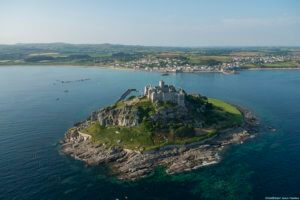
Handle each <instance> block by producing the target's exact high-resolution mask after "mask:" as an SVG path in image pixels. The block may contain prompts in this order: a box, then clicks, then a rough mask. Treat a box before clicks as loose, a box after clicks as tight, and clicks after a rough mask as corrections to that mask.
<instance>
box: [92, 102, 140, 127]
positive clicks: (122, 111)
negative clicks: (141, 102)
mask: <svg viewBox="0 0 300 200" xmlns="http://www.w3.org/2000/svg"><path fill="white" fill-rule="evenodd" d="M97 120H98V121H99V123H100V125H101V126H107V125H116V126H126V127H132V126H136V125H138V123H139V115H138V110H137V108H136V107H133V106H127V105H125V106H123V107H120V108H111V107H107V108H104V109H102V110H100V111H99V112H98V113H97Z"/></svg>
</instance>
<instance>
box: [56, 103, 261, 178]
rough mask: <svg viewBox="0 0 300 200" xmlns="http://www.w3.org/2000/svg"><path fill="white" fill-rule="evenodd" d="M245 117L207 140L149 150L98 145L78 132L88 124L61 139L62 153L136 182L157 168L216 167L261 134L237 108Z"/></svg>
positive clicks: (169, 171) (173, 170)
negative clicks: (237, 146) (227, 151)
mask: <svg viewBox="0 0 300 200" xmlns="http://www.w3.org/2000/svg"><path fill="white" fill-rule="evenodd" d="M237 108H238V109H239V110H240V112H241V113H242V115H243V119H244V123H243V125H242V126H241V127H237V128H230V129H227V130H223V131H221V132H219V133H218V134H217V135H216V136H214V137H212V138H208V139H206V140H204V141H199V142H194V143H190V144H185V145H166V146H163V147H160V148H157V149H153V150H147V151H143V152H141V151H136V150H129V149H122V148H121V147H118V146H115V147H106V146H105V145H104V144H95V143H93V142H92V139H91V138H89V137H84V136H83V135H82V134H81V133H79V131H78V127H80V126H81V125H82V124H84V122H81V123H77V124H76V125H75V127H73V128H71V129H69V130H68V131H67V133H66V134H65V137H64V139H63V140H61V142H60V143H61V153H62V154H63V155H68V156H71V157H73V158H74V159H77V160H81V161H83V162H85V163H86V164H87V165H88V166H97V165H103V164H108V165H109V166H110V167H111V172H112V175H114V176H116V177H117V178H118V179H121V180H136V179H139V178H142V177H146V176H148V175H149V174H150V173H151V172H152V171H153V170H154V169H155V168H156V167H158V166H163V167H164V168H165V169H166V173H167V174H174V173H180V172H184V171H190V170H193V169H197V168H200V167H204V166H208V165H212V164H216V163H218V162H220V160H221V159H222V158H221V157H220V153H221V152H223V151H224V149H225V148H226V147H227V146H229V145H231V144H242V143H243V142H244V141H246V140H247V139H248V138H252V137H254V134H255V133H257V131H258V126H259V123H258V120H257V119H256V118H255V117H254V115H253V114H252V113H251V112H250V111H249V110H247V109H245V108H242V107H237Z"/></svg>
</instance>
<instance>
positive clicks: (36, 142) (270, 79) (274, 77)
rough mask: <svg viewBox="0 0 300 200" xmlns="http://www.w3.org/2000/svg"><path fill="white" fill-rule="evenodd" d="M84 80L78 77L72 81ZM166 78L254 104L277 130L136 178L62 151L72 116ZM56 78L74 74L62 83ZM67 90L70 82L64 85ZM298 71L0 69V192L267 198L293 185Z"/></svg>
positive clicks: (297, 185) (299, 138)
mask: <svg viewBox="0 0 300 200" xmlns="http://www.w3.org/2000/svg"><path fill="white" fill-rule="evenodd" d="M86 78H88V79H90V80H87V81H84V82H78V81H74V80H79V79H86ZM160 79H164V80H165V81H166V82H167V83H169V84H174V85H176V86H177V87H183V88H185V89H186V90H187V91H188V92H200V93H201V94H203V95H207V96H210V97H216V98H221V99H223V100H227V101H230V102H232V103H236V104H240V105H242V106H245V107H248V108H249V109H251V110H252V111H253V112H254V113H255V114H256V115H257V116H258V117H259V119H260V120H261V121H262V123H263V124H264V125H266V126H272V127H275V128H276V129H277V132H276V133H271V132H268V131H261V132H260V133H259V134H258V136H257V137H256V138H254V139H252V140H249V141H248V142H246V143H245V144H243V145H235V146H232V147H231V148H229V149H227V151H226V152H225V153H224V155H223V156H224V159H223V160H222V161H221V162H220V163H219V164H217V165H214V166H209V167H205V168H201V169H198V170H195V171H192V172H188V173H182V174H177V175H174V176H167V175H165V174H164V172H163V170H161V169H157V171H156V172H155V173H154V174H153V175H151V176H150V177H148V178H145V179H142V180H140V181H137V182H119V181H117V180H115V179H114V178H112V177H109V176H108V177H107V176H106V174H107V169H106V168H105V167H86V166H85V165H84V164H83V163H82V162H80V161H76V160H73V159H71V158H69V157H65V156H62V155H60V154H59V145H58V141H59V140H60V139H61V138H62V137H63V135H64V132H65V131H66V130H67V129H68V128H69V127H71V126H72V125H73V124H74V123H75V122H77V121H80V120H83V119H84V118H86V117H87V116H88V115H89V114H90V113H91V112H92V111H93V110H95V109H97V108H99V107H103V106H107V105H109V104H111V103H113V102H114V101H115V100H116V99H118V97H119V96H120V94H121V93H122V92H124V91H125V90H126V89H127V88H137V89H140V90H141V89H143V86H144V85H146V84H148V83H151V84H156V83H157V81H158V80H160ZM60 81H73V82H70V83H64V84H62V83H61V82H60ZM65 90H68V92H67V91H65ZM299 101H300V70H299V71H297V70H287V71H284V70H271V71H244V72H241V73H240V74H238V75H222V74H215V73H206V74H176V75H170V76H164V77H163V76H161V75H160V74H159V73H146V72H136V71H122V70H120V71H117V70H109V69H97V68H80V67H45V66H43V67H1V68H0V199H1V200H2V199H5V200H6V199H7V200H10V199H71V200H77V199H103V200H106V199H108V200H109V199H112V200H115V199H120V200H121V199H163V200H165V199H170V200H176V199H180V200H182V199H264V197H265V196H297V195H299V192H300V103H299Z"/></svg>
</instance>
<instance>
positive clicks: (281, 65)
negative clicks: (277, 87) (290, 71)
mask: <svg viewBox="0 0 300 200" xmlns="http://www.w3.org/2000/svg"><path fill="white" fill-rule="evenodd" d="M242 67H243V68H248V69H250V68H261V69H267V68H299V67H300V63H299V62H296V61H284V62H275V63H269V64H246V65H243V66H242Z"/></svg>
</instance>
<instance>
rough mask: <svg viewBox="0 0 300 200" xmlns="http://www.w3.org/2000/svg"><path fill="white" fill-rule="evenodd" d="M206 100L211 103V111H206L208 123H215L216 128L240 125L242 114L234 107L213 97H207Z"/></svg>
mask: <svg viewBox="0 0 300 200" xmlns="http://www.w3.org/2000/svg"><path fill="white" fill-rule="evenodd" d="M208 102H209V103H211V104H212V105H213V109H212V111H211V112H209V113H208V116H209V117H208V119H209V123H215V124H216V128H217V129H224V128H229V127H234V126H240V125H241V124H242V121H243V116H242V114H241V112H240V111H239V110H238V109H237V108H236V107H234V106H232V105H230V104H228V103H226V102H224V101H221V100H218V99H213V98H209V99H208Z"/></svg>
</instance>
